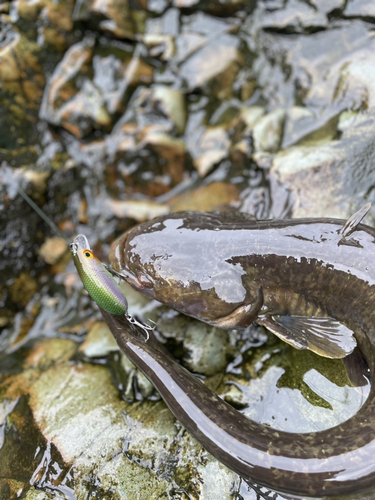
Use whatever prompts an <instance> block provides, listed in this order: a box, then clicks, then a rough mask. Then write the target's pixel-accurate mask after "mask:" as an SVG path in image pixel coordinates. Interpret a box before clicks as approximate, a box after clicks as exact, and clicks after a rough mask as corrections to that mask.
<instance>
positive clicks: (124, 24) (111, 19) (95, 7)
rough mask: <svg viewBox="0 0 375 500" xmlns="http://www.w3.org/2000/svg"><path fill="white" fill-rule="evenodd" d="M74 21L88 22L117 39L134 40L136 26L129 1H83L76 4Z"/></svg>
mask: <svg viewBox="0 0 375 500" xmlns="http://www.w3.org/2000/svg"><path fill="white" fill-rule="evenodd" d="M74 20H76V21H86V22H88V23H89V24H91V25H92V26H93V27H95V28H97V29H98V30H100V31H102V32H104V33H107V34H110V35H112V36H114V37H116V38H131V39H132V38H134V34H135V26H134V21H133V19H132V12H131V10H130V9H129V2H128V0H97V1H95V2H91V1H88V0H83V1H80V2H77V3H76V6H75V9H74Z"/></svg>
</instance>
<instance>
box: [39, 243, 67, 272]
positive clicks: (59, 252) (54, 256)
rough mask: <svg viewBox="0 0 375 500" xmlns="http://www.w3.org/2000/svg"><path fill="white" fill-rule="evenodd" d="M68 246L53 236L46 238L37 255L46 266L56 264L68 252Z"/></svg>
mask: <svg viewBox="0 0 375 500" xmlns="http://www.w3.org/2000/svg"><path fill="white" fill-rule="evenodd" d="M68 250H69V248H68V244H67V243H66V241H65V240H63V239H62V238H59V237H57V236H54V237H52V238H47V239H46V241H45V242H44V243H43V245H42V246H41V247H40V249H39V255H40V256H41V257H42V259H43V260H44V261H45V262H47V264H51V265H54V264H57V263H58V262H59V260H60V259H61V258H62V257H63V256H64V254H65V253H66V252H68Z"/></svg>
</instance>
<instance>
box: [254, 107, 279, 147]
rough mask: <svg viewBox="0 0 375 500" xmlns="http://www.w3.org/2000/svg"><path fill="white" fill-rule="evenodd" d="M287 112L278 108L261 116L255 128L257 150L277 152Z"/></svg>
mask: <svg viewBox="0 0 375 500" xmlns="http://www.w3.org/2000/svg"><path fill="white" fill-rule="evenodd" d="M285 117H286V112H285V110H284V109H276V110H275V111H272V112H271V113H268V114H267V115H265V116H263V117H261V118H259V120H257V121H256V123H255V125H254V128H253V138H254V146H255V149H256V150H257V151H266V152H269V153H274V152H276V151H277V150H278V149H279V147H280V144H281V141H282V137H283V131H284V122H285Z"/></svg>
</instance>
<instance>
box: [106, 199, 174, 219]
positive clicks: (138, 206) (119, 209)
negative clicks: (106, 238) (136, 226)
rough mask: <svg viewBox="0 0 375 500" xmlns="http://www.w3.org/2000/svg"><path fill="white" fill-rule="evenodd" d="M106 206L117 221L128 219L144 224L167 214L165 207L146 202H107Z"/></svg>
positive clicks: (160, 204) (167, 209)
mask: <svg viewBox="0 0 375 500" xmlns="http://www.w3.org/2000/svg"><path fill="white" fill-rule="evenodd" d="M108 206H109V209H110V210H111V212H112V213H113V214H114V215H115V216H116V217H118V218H119V219H121V218H124V217H129V218H130V219H134V220H136V221H137V222H145V221H147V220H151V219H154V218H155V217H159V216H160V215H165V214H167V213H168V212H169V208H168V207H167V206H166V205H163V204H162V203H156V202H153V201H147V200H109V201H108Z"/></svg>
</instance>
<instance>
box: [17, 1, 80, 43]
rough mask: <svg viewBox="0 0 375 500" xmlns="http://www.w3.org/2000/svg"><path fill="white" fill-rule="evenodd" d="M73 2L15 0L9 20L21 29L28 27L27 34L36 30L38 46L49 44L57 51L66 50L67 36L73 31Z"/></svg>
mask: <svg viewBox="0 0 375 500" xmlns="http://www.w3.org/2000/svg"><path fill="white" fill-rule="evenodd" d="M73 8H74V1H73V0H57V1H55V2H50V1H48V0H37V1H35V2H28V1H27V0H15V1H13V2H12V8H11V12H10V14H11V19H12V21H13V22H14V23H16V24H20V25H21V26H22V27H23V29H25V25H26V26H30V29H29V33H30V35H32V34H33V30H35V29H36V30H37V41H38V44H39V45H40V46H44V45H45V44H49V45H50V46H53V47H54V48H56V49H57V50H59V51H62V50H64V49H66V48H67V46H68V43H69V42H68V40H67V34H68V33H70V32H71V31H72V30H73V19H72V14H73Z"/></svg>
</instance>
